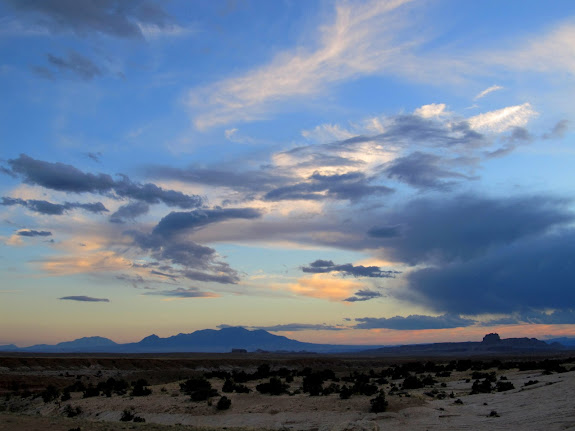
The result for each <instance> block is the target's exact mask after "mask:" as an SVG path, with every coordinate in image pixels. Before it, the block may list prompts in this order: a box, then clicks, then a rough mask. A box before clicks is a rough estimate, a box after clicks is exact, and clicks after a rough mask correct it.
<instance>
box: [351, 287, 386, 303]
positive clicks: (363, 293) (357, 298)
mask: <svg viewBox="0 0 575 431" xmlns="http://www.w3.org/2000/svg"><path fill="white" fill-rule="evenodd" d="M382 296H383V294H382V293H380V292H374V291H373V290H367V289H366V290H358V291H357V292H355V293H354V294H353V296H350V297H349V298H346V299H344V301H345V302H363V301H369V300H370V299H375V298H381V297H382Z"/></svg>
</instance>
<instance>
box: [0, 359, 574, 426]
mask: <svg viewBox="0 0 575 431" xmlns="http://www.w3.org/2000/svg"><path fill="white" fill-rule="evenodd" d="M228 359H229V358H228ZM111 361H114V362H111ZM127 361H128V360H127ZM130 361H131V362H130ZM158 361H160V362H158ZM162 361H164V362H162ZM170 361H172V362H170ZM173 361H176V362H173ZM262 361H263V362H267V363H270V364H271V366H272V369H274V368H276V369H277V368H278V367H280V366H281V367H287V368H292V369H298V368H301V367H302V366H309V365H310V362H309V360H307V359H302V360H299V359H293V358H289V359H286V360H276V359H269V360H267V361H266V360H265V359H264V360H258V361H249V360H240V361H239V362H238V361H236V360H235V359H234V360H226V359H225V358H219V359H218V360H217V361H208V362H206V361H202V360H199V359H196V360H190V361H184V360H181V359H177V360H175V359H174V360H156V359H154V360H151V359H150V360H137V361H134V360H133V359H130V360H129V361H128V362H125V361H124V360H123V359H112V360H101V359H99V360H94V359H86V358H82V359H81V360H77V359H71V358H49V359H46V360H41V359H38V358H27V359H26V360H25V361H19V360H14V358H9V360H7V361H4V360H3V358H0V390H1V391H3V392H2V393H3V395H2V399H0V431H5V430H6V431H8V430H10V431H12V430H22V431H33V430H47V429H49V430H55V431H60V430H62V431H69V430H74V429H75V430H77V429H78V428H80V429H81V430H82V431H103V430H124V429H126V430H127V429H138V430H139V429H141V430H157V431H163V430H184V429H186V430H191V429H198V430H211V429H218V430H220V429H246V430H247V429H252V430H281V431H287V430H294V431H328V430H330V431H331V430H334V431H335V430H338V431H344V430H345V431H348V430H349V431H351V430H379V429H387V430H430V431H431V430H465V429H473V430H488V429H489V430H493V429H506V430H543V429H544V430H570V429H572V430H575V402H574V401H573V400H575V371H569V372H562V373H556V372H553V373H549V372H547V373H546V372H544V371H543V370H529V371H519V370H518V369H517V368H514V369H509V370H499V369H497V368H493V369H489V370H485V372H492V371H493V372H495V373H496V375H497V379H498V381H499V380H501V377H502V376H503V379H506V380H505V381H507V382H510V383H512V384H513V386H514V389H511V390H508V391H504V392H492V393H480V394H474V395H470V392H471V387H472V384H473V379H471V373H472V371H471V370H467V371H460V372H458V371H453V372H452V373H451V375H450V376H449V377H435V379H436V380H437V383H436V384H435V385H433V387H431V386H428V387H424V388H420V389H413V390H395V391H393V390H392V387H393V385H395V386H396V387H399V386H400V384H401V383H402V381H403V379H397V380H395V381H394V380H391V381H389V382H388V383H387V384H382V385H380V388H379V389H382V390H384V391H385V393H386V399H387V401H388V403H389V405H388V408H387V409H386V411H385V412H382V413H370V399H372V398H373V396H367V395H353V396H352V397H351V398H350V399H340V397H339V395H338V394H337V393H333V394H330V395H327V396H313V397H312V396H309V394H305V393H299V392H300V391H298V389H299V388H300V387H301V385H302V377H295V378H294V380H293V382H290V383H289V384H290V394H283V395H279V396H271V395H267V394H260V393H259V392H258V391H257V390H255V386H256V385H257V384H259V383H262V382H263V381H264V380H261V381H250V382H247V383H246V385H247V386H248V387H250V388H251V389H252V391H251V392H250V393H249V394H241V393H226V394H223V393H222V391H221V389H222V385H223V380H222V379H219V378H211V379H210V382H211V383H212V386H213V388H214V389H216V390H217V391H218V392H219V393H220V394H221V395H225V396H227V397H228V398H229V399H230V400H231V407H230V408H229V409H228V410H223V411H220V410H217V409H216V403H217V401H218V400H219V396H216V397H214V398H213V399H212V400H210V401H202V402H193V401H191V400H190V397H189V396H187V395H184V394H183V393H182V392H181V391H180V383H181V382H183V381H185V379H187V378H190V377H192V376H199V375H202V374H203V373H204V372H206V371H211V370H220V371H222V370H223V371H231V370H238V369H241V370H245V371H246V372H254V371H255V370H256V369H257V365H258V364H259V363H261V362H262ZM274 361H275V362H274ZM313 365H314V366H313V367H312V368H317V369H319V370H321V369H326V368H329V369H334V370H335V371H336V375H340V376H345V375H349V373H350V372H352V371H358V372H367V370H368V369H373V368H375V370H376V372H377V371H378V370H380V369H384V368H386V367H387V366H388V365H390V363H389V361H383V360H378V359H365V360H363V361H357V360H346V359H333V358H326V359H322V358H317V359H314V360H313ZM574 367H575V363H572V364H566V368H567V369H571V368H574ZM109 377H114V378H117V379H119V378H124V379H126V380H128V381H135V380H137V379H138V378H142V377H143V378H146V379H147V380H148V382H149V383H150V386H149V387H150V389H152V394H151V395H148V396H140V397H136V396H131V395H130V394H129V393H128V394H126V395H113V396H111V397H106V396H97V397H90V398H83V394H82V393H81V392H72V393H71V398H70V399H69V400H66V401H60V400H59V399H55V400H53V401H49V402H44V401H43V399H42V398H41V397H39V396H36V397H34V396H28V397H24V398H23V397H21V396H20V395H16V394H15V392H14V389H16V388H18V390H19V391H20V393H21V392H22V388H26V390H30V391H32V392H33V390H40V388H45V387H46V386H47V384H51V385H54V386H58V385H60V387H63V386H64V385H69V384H70V383H71V382H74V381H82V382H84V383H86V384H90V383H92V384H95V383H96V382H98V381H103V380H105V379H107V378H109ZM268 380H269V379H268ZM535 381H536V383H534V384H529V385H527V386H525V384H526V383H528V382H535ZM390 391H391V392H390ZM68 406H70V407H71V408H74V409H79V411H80V412H81V413H80V414H78V415H77V416H76V417H72V418H68V417H65V416H66V413H65V412H66V408H68V409H69V408H70V407H68ZM125 410H128V411H130V412H131V413H133V414H134V415H136V416H139V417H141V418H143V419H145V423H134V422H121V421H120V418H121V417H122V414H123V412H124V411H125Z"/></svg>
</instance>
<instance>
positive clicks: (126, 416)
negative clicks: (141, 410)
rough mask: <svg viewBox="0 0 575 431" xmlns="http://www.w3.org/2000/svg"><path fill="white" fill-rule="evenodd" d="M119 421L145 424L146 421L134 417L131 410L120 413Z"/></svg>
mask: <svg viewBox="0 0 575 431" xmlns="http://www.w3.org/2000/svg"><path fill="white" fill-rule="evenodd" d="M120 421H122V422H146V419H144V418H142V417H140V416H136V415H135V414H134V413H133V412H132V410H130V409H124V411H123V412H122V416H121V417H120Z"/></svg>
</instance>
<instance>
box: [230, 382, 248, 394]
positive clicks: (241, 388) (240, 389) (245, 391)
mask: <svg viewBox="0 0 575 431" xmlns="http://www.w3.org/2000/svg"><path fill="white" fill-rule="evenodd" d="M234 391H236V392H237V393H238V394H248V393H250V392H251V391H252V390H251V389H250V388H248V387H247V386H246V385H240V384H236V385H234Z"/></svg>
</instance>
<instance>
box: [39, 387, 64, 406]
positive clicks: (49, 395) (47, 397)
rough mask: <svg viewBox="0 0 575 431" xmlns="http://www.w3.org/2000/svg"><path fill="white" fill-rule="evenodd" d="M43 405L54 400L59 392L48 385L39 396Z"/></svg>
mask: <svg viewBox="0 0 575 431" xmlns="http://www.w3.org/2000/svg"><path fill="white" fill-rule="evenodd" d="M40 396H41V397H42V400H43V401H44V402H45V403H49V402H50V401H53V400H55V399H56V398H58V397H59V396H60V391H59V390H58V389H57V388H56V387H55V386H53V385H49V386H47V387H46V389H44V390H43V391H42V393H41V394H40Z"/></svg>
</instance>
